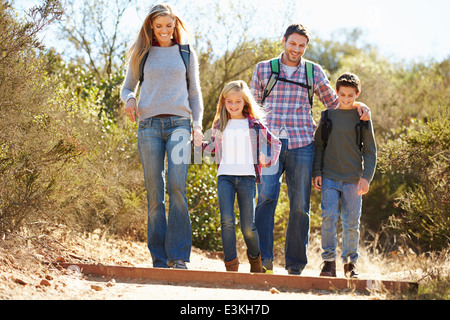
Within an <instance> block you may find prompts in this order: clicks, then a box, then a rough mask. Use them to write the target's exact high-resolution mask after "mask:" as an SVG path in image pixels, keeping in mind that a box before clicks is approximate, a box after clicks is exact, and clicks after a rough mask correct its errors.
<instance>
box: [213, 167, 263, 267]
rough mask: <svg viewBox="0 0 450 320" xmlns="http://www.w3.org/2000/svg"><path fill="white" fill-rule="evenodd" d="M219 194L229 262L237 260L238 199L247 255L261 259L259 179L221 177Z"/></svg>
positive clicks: (224, 244)
mask: <svg viewBox="0 0 450 320" xmlns="http://www.w3.org/2000/svg"><path fill="white" fill-rule="evenodd" d="M217 191H218V197H219V207H220V222H221V226H222V245H223V252H224V255H225V261H232V260H234V259H235V258H236V257H237V252H236V229H235V214H234V203H235V198H236V195H237V202H238V205H239V221H240V223H241V231H242V234H243V236H244V240H245V244H246V245H247V253H248V255H249V256H250V257H251V258H257V257H258V255H259V253H260V249H259V237H258V231H256V226H255V197H256V183H255V177H253V176H227V175H221V176H219V177H218V182H217Z"/></svg>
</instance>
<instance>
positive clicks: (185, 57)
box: [179, 44, 191, 90]
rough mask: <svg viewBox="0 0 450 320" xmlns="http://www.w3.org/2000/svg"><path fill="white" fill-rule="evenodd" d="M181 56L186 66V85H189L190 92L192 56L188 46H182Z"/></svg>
mask: <svg viewBox="0 0 450 320" xmlns="http://www.w3.org/2000/svg"><path fill="white" fill-rule="evenodd" d="M179 47H180V55H181V58H182V59H183V63H184V66H185V67H186V83H187V87H188V90H189V77H188V73H189V57H190V54H191V48H190V47H189V45H188V44H180V46H179Z"/></svg>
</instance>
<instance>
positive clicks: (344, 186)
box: [322, 179, 362, 264]
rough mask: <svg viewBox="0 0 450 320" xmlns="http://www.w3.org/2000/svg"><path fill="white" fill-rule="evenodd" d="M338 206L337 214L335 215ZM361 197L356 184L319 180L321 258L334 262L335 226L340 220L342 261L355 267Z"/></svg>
mask: <svg viewBox="0 0 450 320" xmlns="http://www.w3.org/2000/svg"><path fill="white" fill-rule="evenodd" d="M339 203H340V204H341V212H339ZM361 204H362V197H361V196H360V195H358V191H357V184H352V183H345V182H340V181H334V180H331V179H323V181H322V249H323V253H322V259H323V260H324V261H335V260H336V245H337V234H336V224H337V221H338V219H339V215H340V216H341V220H342V255H341V257H342V261H343V263H348V258H350V263H353V264H356V262H357V260H358V242H359V221H360V217H361Z"/></svg>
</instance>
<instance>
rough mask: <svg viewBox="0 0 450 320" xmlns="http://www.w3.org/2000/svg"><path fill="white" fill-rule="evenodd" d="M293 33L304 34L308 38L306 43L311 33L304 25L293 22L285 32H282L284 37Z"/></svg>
mask: <svg viewBox="0 0 450 320" xmlns="http://www.w3.org/2000/svg"><path fill="white" fill-rule="evenodd" d="M293 33H298V34H299V35H301V36H305V37H306V38H307V39H308V43H309V39H310V37H311V33H310V32H309V30H308V29H307V28H306V27H304V26H303V25H301V24H300V23H294V24H291V25H290V26H289V27H288V28H287V29H286V33H285V34H284V39H286V41H287V39H288V38H289V36H290V35H291V34H293Z"/></svg>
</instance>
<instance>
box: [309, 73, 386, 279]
mask: <svg viewBox="0 0 450 320" xmlns="http://www.w3.org/2000/svg"><path fill="white" fill-rule="evenodd" d="M336 92H337V95H338V97H339V107H338V108H337V109H334V110H328V111H324V112H322V119H321V121H320V124H319V127H318V128H317V131H316V133H315V142H314V145H315V157H314V168H313V177H314V188H315V189H316V190H317V191H321V193H322V205H321V206H322V229H321V232H322V249H323V253H322V259H323V261H324V263H323V268H322V271H321V273H320V276H329V277H335V276H336V244H337V234H336V224H337V221H338V219H339V216H341V220H342V229H343V232H342V255H341V257H342V261H343V263H344V273H345V276H346V277H355V278H356V277H358V272H357V270H356V267H355V264H356V262H357V260H358V242H359V221H360V217H361V204H362V196H363V195H364V194H366V193H367V192H368V191H369V184H370V182H371V181H372V178H373V175H374V173H375V167H376V161H377V160H376V158H377V149H376V144H375V138H374V133H373V127H372V123H371V121H368V122H360V116H359V114H358V111H357V109H356V108H355V107H354V103H355V100H356V98H358V96H359V94H360V93H361V83H360V80H359V79H358V77H357V76H356V75H354V74H350V73H344V74H343V75H341V76H340V77H339V78H338V80H337V82H336ZM322 132H324V133H325V132H329V134H328V138H327V137H326V136H327V135H326V134H325V136H323V135H322ZM348 260H350V261H348Z"/></svg>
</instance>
